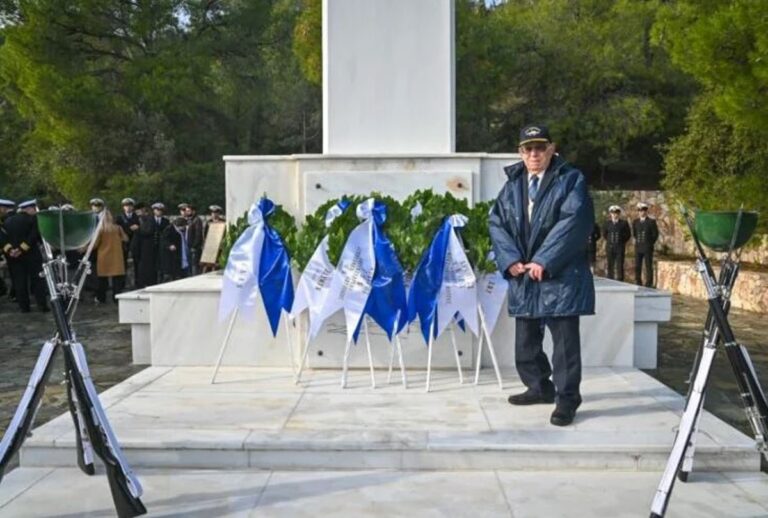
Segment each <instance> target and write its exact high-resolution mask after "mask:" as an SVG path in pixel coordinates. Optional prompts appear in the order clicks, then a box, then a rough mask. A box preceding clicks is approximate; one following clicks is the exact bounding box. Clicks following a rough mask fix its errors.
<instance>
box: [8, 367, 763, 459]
mask: <svg viewBox="0 0 768 518" xmlns="http://www.w3.org/2000/svg"><path fill="white" fill-rule="evenodd" d="M210 374H211V368H202V367H173V368H158V367H150V368H148V369H145V370H144V371H142V372H141V373H139V374H137V375H135V376H133V377H132V378H129V379H128V380H127V381H125V382H123V383H122V384H120V385H117V386H116V387H114V388H112V389H110V390H108V391H106V392H105V393H104V394H103V402H104V406H105V407H106V411H107V414H108V417H109V419H110V421H111V423H112V425H113V426H114V428H115V432H116V433H117V436H118V437H119V439H120V442H121V444H122V446H123V449H124V451H125V454H126V456H127V458H128V459H129V461H130V462H131V464H132V465H134V466H136V467H139V468H160V467H163V468H165V467H170V468H184V469H191V468H212V469H224V468H258V469H276V470H283V469H290V470H301V469H356V470H361V469H396V470H441V469H449V470H471V471H482V470H495V469H506V470H569V471H583V470H589V471H591V470H598V471H600V470H606V469H613V470H627V471H658V470H662V469H663V468H664V465H665V463H666V460H667V456H668V453H669V449H670V447H671V445H672V441H673V439H674V435H675V430H676V427H677V426H678V424H679V420H680V412H681V409H682V401H683V399H682V398H681V397H680V396H678V395H677V394H675V393H674V392H673V391H672V390H670V389H668V388H667V387H665V386H664V385H662V384H661V383H659V382H657V381H655V380H653V379H652V378H650V377H649V376H647V375H645V374H643V373H642V372H640V371H637V370H634V369H618V368H592V369H585V371H584V381H583V383H582V395H583V398H584V403H583V405H582V407H581V408H580V409H579V413H578V415H577V418H576V421H575V422H574V424H573V425H571V426H568V427H564V428H558V427H554V426H552V425H550V424H549V416H550V414H551V412H552V408H553V407H552V406H551V405H536V406H532V407H513V406H510V405H509V404H508V403H507V401H506V397H507V395H508V394H509V393H516V392H519V391H522V390H523V387H522V385H521V383H520V382H519V380H518V379H517V378H516V377H514V376H513V375H512V374H511V373H510V372H509V371H506V372H505V373H504V377H505V382H506V387H507V390H506V391H504V392H502V391H499V389H498V386H497V385H496V384H495V383H494V381H493V377H492V373H491V372H487V371H484V372H483V373H482V380H483V381H482V383H481V384H479V385H472V384H464V385H459V384H458V381H457V379H456V374H455V372H451V371H438V372H436V373H435V377H434V380H433V392H431V393H429V394H426V393H424V381H425V376H424V372H411V373H409V374H410V378H409V382H410V387H409V389H407V390H404V389H403V388H402V386H400V385H399V380H395V381H393V383H391V384H387V383H386V380H385V376H384V375H383V374H382V373H379V376H378V381H379V385H378V387H377V388H376V389H372V388H371V387H370V385H369V379H368V373H367V372H365V371H353V372H352V374H351V377H350V382H349V388H348V389H346V390H342V389H341V388H339V377H338V373H337V372H333V371H328V370H312V371H309V372H307V375H306V377H305V381H304V382H303V383H302V384H300V385H296V384H295V383H294V380H293V376H292V374H291V373H290V371H287V370H285V369H259V368H235V367H225V368H223V369H222V370H221V372H220V376H219V378H218V379H217V382H216V383H215V384H213V385H212V384H210ZM74 463H75V436H74V431H73V430H72V425H71V420H70V418H69V416H68V415H62V416H60V417H58V418H56V419H54V420H53V421H51V422H49V423H47V424H45V425H44V426H42V427H40V428H38V429H36V430H35V431H34V433H33V434H32V436H31V437H30V438H29V439H28V440H27V442H26V443H25V445H24V448H23V449H22V452H21V465H22V466H24V467H41V466H56V467H66V466H74V465H75V464H74ZM759 468H760V459H759V455H758V453H757V452H756V450H755V445H754V441H753V440H752V439H750V438H749V437H746V436H745V435H743V434H741V433H740V432H738V431H736V430H734V429H733V428H731V427H730V426H728V425H726V424H725V423H723V422H722V421H720V420H719V419H717V418H715V417H714V416H712V415H711V414H709V413H705V415H704V417H703V419H702V426H701V432H700V435H699V441H698V445H697V451H696V462H695V471H713V470H715V471H717V470H729V471H757V470H759Z"/></svg>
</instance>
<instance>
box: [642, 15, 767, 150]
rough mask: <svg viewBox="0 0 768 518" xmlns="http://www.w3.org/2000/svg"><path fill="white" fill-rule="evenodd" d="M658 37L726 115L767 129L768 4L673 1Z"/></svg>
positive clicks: (739, 122)
mask: <svg viewBox="0 0 768 518" xmlns="http://www.w3.org/2000/svg"><path fill="white" fill-rule="evenodd" d="M654 39H655V41H656V42H658V43H659V44H661V45H663V46H664V47H665V48H666V49H668V51H669V54H670V56H671V58H672V60H673V62H674V63H675V64H676V65H677V66H679V67H680V68H681V69H682V70H684V71H685V72H687V73H689V74H691V75H692V76H693V77H695V78H696V80H697V81H699V82H700V83H701V85H702V86H703V87H704V89H705V91H706V92H707V96H708V101H707V102H708V103H709V105H710V107H711V109H712V110H713V111H714V113H715V114H716V115H717V116H718V117H719V118H720V119H721V120H723V121H724V122H725V123H727V124H729V125H731V126H733V127H739V128H741V127H743V128H748V129H751V130H753V131H759V132H761V133H763V135H765V134H766V133H768V104H766V103H765V95H766V91H768V3H766V2H761V1H741V0H737V1H734V0H706V1H702V0H695V1H694V0H678V1H677V2H671V3H669V4H668V5H666V6H664V7H663V8H662V9H660V11H659V16H658V23H657V25H656V27H655V29H654Z"/></svg>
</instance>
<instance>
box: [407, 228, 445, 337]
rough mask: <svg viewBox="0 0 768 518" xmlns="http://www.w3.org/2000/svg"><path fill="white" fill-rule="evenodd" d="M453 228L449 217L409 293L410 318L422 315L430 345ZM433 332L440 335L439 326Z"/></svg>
mask: <svg viewBox="0 0 768 518" xmlns="http://www.w3.org/2000/svg"><path fill="white" fill-rule="evenodd" d="M452 231H453V227H452V226H451V224H450V219H449V218H448V217H446V218H445V219H444V220H443V223H442V224H441V225H440V228H438V229H437V232H435V236H434V237H433V238H432V242H431V243H430V245H429V248H427V249H426V250H425V251H424V254H423V255H422V256H421V260H420V261H419V265H418V266H417V267H416V272H415V273H414V275H413V283H411V289H410V291H409V293H408V321H409V322H413V321H414V320H416V317H417V316H418V317H419V324H420V326H421V334H422V335H423V336H424V341H425V342H426V343H427V344H428V343H429V330H430V327H431V326H432V322H435V323H437V322H436V321H437V297H438V295H439V293H440V286H441V285H442V284H443V272H444V269H445V255H446V252H447V250H448V240H449V239H450V237H451V232H452ZM433 335H434V336H435V337H437V326H435V328H434V331H433Z"/></svg>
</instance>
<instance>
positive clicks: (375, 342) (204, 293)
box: [118, 273, 671, 369]
mask: <svg viewBox="0 0 768 518" xmlns="http://www.w3.org/2000/svg"><path fill="white" fill-rule="evenodd" d="M221 280H222V277H221V275H220V274H217V273H210V274H206V275H200V276H197V277H192V278H189V279H184V280H180V281H176V282H171V283H167V284H161V285H158V286H153V287H151V288H147V289H145V290H142V291H139V292H130V293H125V294H122V295H119V297H118V298H119V299H120V322H121V323H129V324H131V326H132V328H133V338H134V344H133V347H134V362H135V363H149V362H151V364H152V365H155V366H204V365H214V364H215V363H216V359H217V358H218V355H219V351H220V348H221V345H222V343H223V340H224V337H225V336H226V330H227V325H228V322H219V321H218V304H219V294H220V290H221ZM595 290H596V296H597V300H596V314H595V315H592V316H587V317H582V319H581V325H580V328H581V343H582V363H583V365H584V366H586V367H608V366H611V367H640V368H654V367H655V366H656V350H657V342H656V340H657V326H658V323H659V322H664V321H667V320H669V318H670V315H671V298H670V295H669V294H668V293H666V292H660V291H657V290H651V289H648V288H638V287H636V286H634V285H631V284H626V283H621V282H616V281H611V280H607V279H602V278H597V279H596V280H595ZM505 312H506V310H505V309H502V314H501V315H500V316H499V319H498V323H497V325H496V328H495V330H494V331H493V333H492V339H493V343H494V346H495V350H496V353H497V357H498V360H499V364H500V365H501V366H502V367H509V368H511V367H513V366H514V336H515V322H514V319H512V318H509V317H508V316H506V314H505ZM306 324H307V322H306V313H304V314H303V315H302V316H301V317H300V318H299V319H298V320H297V322H296V323H295V325H291V326H288V327H286V325H285V323H284V322H283V323H282V324H281V326H280V329H279V332H278V334H277V336H276V337H272V334H271V331H270V329H269V326H268V323H267V320H266V316H265V313H264V312H263V311H262V310H259V311H257V312H256V317H255V319H254V320H253V321H248V320H246V319H245V318H238V319H237V320H236V321H235V325H234V328H233V332H232V336H231V337H230V342H229V345H228V347H227V350H226V353H225V355H224V358H223V364H224V365H232V366H261V367H286V366H288V365H289V361H290V360H291V358H292V359H293V361H294V363H295V364H298V363H299V361H300V359H301V355H302V354H303V351H304V347H305V340H306ZM345 333H346V326H345V323H344V318H343V315H342V314H341V313H337V314H336V315H334V316H333V317H331V318H330V319H329V320H328V321H327V322H326V324H325V325H324V327H323V330H322V331H321V332H320V334H319V335H318V336H317V338H316V339H315V340H313V341H312V343H311V344H310V354H309V356H308V365H309V366H310V367H313V368H334V369H335V368H339V367H340V366H341V365H342V359H343V355H344V346H345ZM369 334H370V338H371V345H372V355H373V357H374V366H375V367H376V368H379V369H384V368H387V366H388V365H389V360H390V356H391V353H392V345H391V344H390V343H389V342H388V340H387V339H386V336H385V333H384V332H383V330H382V329H380V328H379V327H378V326H377V325H376V324H375V323H373V322H372V321H370V325H369ZM400 337H401V342H402V345H403V353H404V359H405V365H406V367H407V368H409V369H413V368H416V369H423V368H425V367H426V365H427V353H428V349H427V347H426V345H425V343H424V340H423V339H422V337H421V334H420V332H419V330H418V327H417V325H416V324H413V325H411V326H410V327H409V328H408V329H406V330H405V331H404V332H403V333H401V335H400ZM287 339H290V341H291V342H290V345H289V343H288V342H287V341H286V340H287ZM456 340H457V348H458V350H459V356H460V362H461V365H462V366H463V367H464V368H469V367H471V366H472V365H474V363H475V358H476V355H477V342H478V341H477V339H476V338H475V337H474V336H472V335H471V334H470V333H469V332H467V333H464V332H462V331H461V330H459V329H458V328H456ZM544 347H545V350H546V351H547V353H548V354H551V351H552V339H551V336H550V333H549V332H548V331H547V332H546V333H545V339H544ZM291 349H292V350H293V356H291V352H290V351H291ZM350 365H351V367H352V368H367V367H368V355H367V351H366V348H365V340H364V338H363V337H361V339H360V341H359V343H358V344H357V345H356V346H355V347H354V348H353V350H352V353H351V356H350ZM483 366H485V367H490V366H491V360H490V355H489V354H488V352H487V350H485V351H484V352H483ZM433 367H434V368H435V369H454V368H455V367H456V360H455V356H454V353H453V347H452V345H451V340H450V333H449V332H447V331H446V332H445V333H443V335H441V337H440V338H439V339H438V341H437V342H436V345H435V349H434V353H433Z"/></svg>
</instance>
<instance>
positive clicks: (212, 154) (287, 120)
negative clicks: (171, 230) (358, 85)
mask: <svg viewBox="0 0 768 518" xmlns="http://www.w3.org/2000/svg"><path fill="white" fill-rule="evenodd" d="M298 15H299V13H298V12H297V11H296V9H295V2H294V1H293V0H254V1H252V2H234V3H224V2H209V1H199V0H152V1H149V2H138V3H137V2H123V1H122V0H101V1H98V2H97V1H95V0H72V1H68V2H61V1H60V0H34V1H33V0H20V1H18V2H11V3H6V4H0V20H5V24H4V25H2V26H0V27H2V28H0V135H3V134H4V133H5V130H6V129H7V128H8V129H9V131H13V133H14V134H13V137H15V138H14V139H12V140H11V141H10V142H12V143H13V146H11V147H12V149H8V150H7V149H6V148H5V146H4V145H3V146H2V149H0V152H2V153H0V154H2V155H3V159H0V180H4V179H6V178H7V179H13V180H16V179H20V180H21V181H22V182H23V186H22V187H20V189H21V188H23V189H25V190H41V191H43V194H46V195H48V196H49V197H50V198H52V199H55V200H59V199H61V198H67V199H70V200H72V201H75V202H76V203H82V201H83V200H87V199H88V198H89V197H91V196H94V195H96V194H98V195H99V196H101V197H104V198H107V199H110V200H119V199H120V198H121V197H123V196H126V195H131V196H133V197H136V198H142V201H154V200H157V199H160V198H162V199H163V201H164V202H166V203H175V201H177V200H180V199H183V200H184V201H190V200H195V202H197V204H199V205H207V204H209V203H214V202H215V203H222V202H223V174H222V170H223V167H222V165H221V157H222V155H225V154H234V153H241V154H246V153H247V154H259V153H262V154H272V153H292V152H312V151H317V150H319V147H320V117H319V113H320V95H319V91H317V89H316V87H313V86H311V85H310V84H309V83H308V82H307V81H305V80H304V78H303V76H302V74H301V72H300V70H299V64H298V63H297V60H296V58H295V57H294V54H293V52H292V49H291V45H292V35H293V29H294V25H295V23H296V20H297V17H298ZM6 103H7V104H8V105H10V106H11V108H12V109H11V110H6V109H5V105H6ZM6 151H7V153H6ZM6 161H12V162H11V163H8V164H6V163H5V162H6ZM20 169H22V171H21V172H18V173H17V171H18V170H20ZM132 188H136V189H138V190H139V191H140V192H141V194H137V193H136V192H132V191H130V190H128V189H132ZM37 194H40V193H37Z"/></svg>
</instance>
